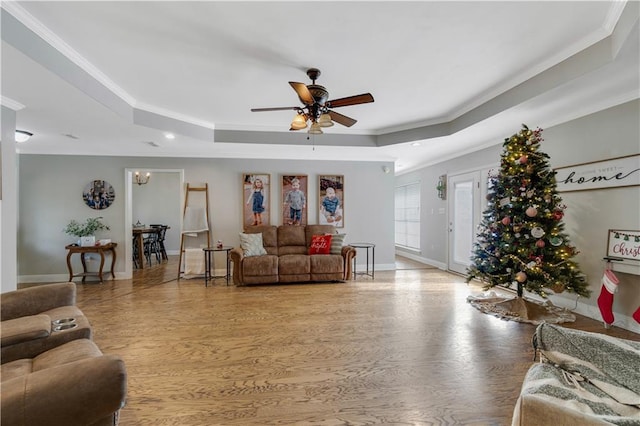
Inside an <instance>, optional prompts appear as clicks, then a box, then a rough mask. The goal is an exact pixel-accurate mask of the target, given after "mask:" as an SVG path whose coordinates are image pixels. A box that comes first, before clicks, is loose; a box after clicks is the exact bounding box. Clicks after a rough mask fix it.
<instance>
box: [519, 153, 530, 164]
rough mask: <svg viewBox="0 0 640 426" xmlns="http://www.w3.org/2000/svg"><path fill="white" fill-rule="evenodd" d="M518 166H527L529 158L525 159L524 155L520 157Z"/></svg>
mask: <svg viewBox="0 0 640 426" xmlns="http://www.w3.org/2000/svg"><path fill="white" fill-rule="evenodd" d="M519 161H520V164H527V161H529V157H527V156H526V155H523V156H522V157H520V160H519Z"/></svg>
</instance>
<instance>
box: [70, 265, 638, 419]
mask: <svg viewBox="0 0 640 426" xmlns="http://www.w3.org/2000/svg"><path fill="white" fill-rule="evenodd" d="M423 266H424V265H423ZM402 267H403V269H401V270H397V271H376V275H375V280H371V279H370V278H360V277H359V278H358V280H357V281H349V282H346V283H335V284H333V283H331V284H304V285H291V284H289V285H275V286H255V287H234V286H233V285H230V286H226V285H225V284H224V280H217V281H216V282H215V283H214V285H213V286H209V287H207V288H205V286H204V281H203V280H201V279H197V280H180V281H176V280H174V279H175V276H176V273H177V266H176V260H175V259H174V258H173V257H172V259H171V260H170V263H169V265H168V266H154V267H152V268H150V269H145V270H143V271H139V272H136V276H135V277H134V279H133V280H119V281H106V282H105V283H104V284H84V285H82V284H79V285H78V305H79V306H80V308H81V309H82V310H83V311H84V312H85V314H86V315H87V316H88V317H89V319H90V321H91V323H92V325H93V327H94V339H95V341H96V343H97V344H98V346H99V347H100V348H101V349H102V351H103V352H105V353H110V354H118V355H120V356H121V357H122V358H123V359H124V360H125V362H126V366H127V371H128V398H127V405H126V406H125V407H124V408H123V409H122V411H121V417H120V421H121V424H122V425H286V424H300V425H304V424H314V425H364V424H386V425H428V424H473V425H507V424H510V419H511V414H512V410H513V406H514V403H515V401H516V398H517V395H518V392H519V390H520V385H521V383H522V379H523V377H524V374H525V372H526V371H527V369H528V368H529V366H530V365H531V364H532V358H533V350H532V348H531V336H532V333H533V331H534V328H535V327H534V326H533V325H529V324H522V323H516V322H508V321H503V320H500V319H497V318H494V317H492V316H489V315H485V314H482V313H480V312H479V311H477V310H476V309H474V308H473V307H472V306H470V305H469V304H468V303H467V302H466V300H465V299H466V297H467V295H469V294H470V291H471V290H479V289H478V288H473V287H469V286H468V285H467V284H465V283H464V279H463V278H462V277H459V276H456V275H452V274H449V273H446V272H443V271H441V270H438V269H433V268H423V267H420V266H419V264H418V265H416V264H413V265H407V264H406V263H403V266H402ZM569 326H570V327H576V328H581V329H585V330H590V331H598V332H605V333H607V334H611V335H616V336H620V337H626V338H631V339H633V340H640V336H639V335H637V334H634V333H631V332H627V331H625V330H621V329H618V328H612V329H610V330H606V331H605V330H604V329H603V327H602V326H601V324H600V323H599V322H597V321H593V320H590V319H587V318H584V317H579V318H578V321H576V322H575V323H573V324H570V325H569Z"/></svg>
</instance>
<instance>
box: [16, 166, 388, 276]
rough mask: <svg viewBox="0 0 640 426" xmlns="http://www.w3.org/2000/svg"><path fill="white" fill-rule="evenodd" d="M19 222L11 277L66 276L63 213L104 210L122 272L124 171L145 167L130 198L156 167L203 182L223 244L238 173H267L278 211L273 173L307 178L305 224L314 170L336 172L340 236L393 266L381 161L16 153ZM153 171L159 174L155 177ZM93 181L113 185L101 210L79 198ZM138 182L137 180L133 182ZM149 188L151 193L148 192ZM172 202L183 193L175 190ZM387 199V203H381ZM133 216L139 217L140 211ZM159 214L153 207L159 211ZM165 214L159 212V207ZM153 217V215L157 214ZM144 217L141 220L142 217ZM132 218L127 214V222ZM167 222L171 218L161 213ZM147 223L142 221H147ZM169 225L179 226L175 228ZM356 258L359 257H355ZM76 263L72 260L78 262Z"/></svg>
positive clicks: (230, 231) (230, 236)
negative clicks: (341, 189) (363, 244)
mask: <svg viewBox="0 0 640 426" xmlns="http://www.w3.org/2000/svg"><path fill="white" fill-rule="evenodd" d="M18 158H19V162H20V164H19V172H20V174H19V191H20V204H19V212H20V218H19V225H18V275H19V279H20V282H29V281H47V280H61V279H67V278H68V276H67V268H66V261H65V258H66V251H65V249H64V246H65V245H66V244H68V243H71V242H73V241H74V240H75V238H73V237H70V236H67V235H66V234H65V233H64V232H63V228H64V227H65V225H66V224H67V223H68V221H69V220H70V219H77V220H84V219H86V218H87V217H91V216H103V217H104V219H105V222H106V223H107V224H109V226H110V227H111V230H110V231H106V232H103V233H101V234H99V235H98V237H102V238H111V239H112V240H113V241H114V242H117V243H118V248H117V254H118V259H117V263H116V275H120V276H122V274H123V273H124V271H125V263H124V262H127V261H128V259H125V256H124V253H125V250H124V243H125V241H126V240H128V239H130V237H129V236H127V235H125V223H124V220H125V200H124V193H125V191H124V185H125V169H133V170H141V171H142V170H147V169H152V173H153V177H152V181H151V182H150V183H149V184H148V185H143V186H141V187H139V188H132V199H137V198H138V196H139V195H140V192H143V191H146V190H151V189H152V188H153V187H151V186H149V185H152V183H155V182H154V179H156V177H157V178H158V179H157V180H162V178H161V177H160V176H159V174H158V173H157V172H156V171H154V170H158V169H171V170H184V181H185V183H187V182H188V183H192V184H199V183H201V182H208V184H209V197H210V222H211V225H212V240H213V241H216V240H218V239H220V240H222V241H224V242H225V244H229V245H237V244H238V232H239V231H240V230H241V228H242V210H241V205H242V204H241V203H242V202H243V200H242V186H241V184H242V174H243V173H270V174H271V179H272V184H271V193H270V197H269V199H270V200H271V202H272V212H279V211H280V204H281V201H282V200H281V196H280V185H279V182H280V176H281V175H283V174H306V175H308V177H309V188H308V198H309V205H308V208H309V213H308V215H309V216H308V220H309V223H317V220H318V212H317V209H318V201H317V197H318V192H317V185H318V183H317V182H318V175H319V174H340V175H344V180H345V187H346V190H345V198H346V202H345V206H346V207H345V228H343V229H342V231H344V232H346V233H347V242H349V241H351V242H356V241H367V242H373V243H375V244H376V245H377V247H376V267H377V268H379V269H393V268H394V266H395V262H394V256H395V251H394V245H393V238H394V236H393V234H394V230H393V214H394V209H393V202H392V200H393V192H394V187H395V185H394V175H393V173H388V174H385V173H384V172H383V167H384V166H386V167H389V168H390V169H391V170H393V164H392V163H390V162H344V161H290V160H260V159H256V160H240V159H195V158H142V157H87V156H51V155H20V156H19V157H18ZM156 175H158V176H156ZM92 179H103V180H106V181H108V182H109V183H110V184H111V185H112V186H113V187H114V189H115V192H116V199H115V202H114V203H113V205H112V206H111V207H109V208H108V209H105V210H92V209H90V208H89V207H87V206H86V205H85V204H84V202H83V200H82V197H81V194H82V189H83V187H84V186H85V185H86V184H87V183H88V182H89V181H90V180H92ZM134 186H136V187H137V185H134ZM149 192H150V191H149ZM179 197H180V201H179V203H182V201H183V196H182V195H180V196H179ZM158 198H161V199H162V200H163V203H164V204H162V205H161V206H160V207H159V208H158V209H166V210H167V211H168V210H175V209H176V207H178V208H179V209H180V215H181V212H182V210H181V206H180V205H179V203H177V202H176V201H173V200H175V197H172V198H170V199H169V198H167V199H165V196H163V195H161V196H159V197H158ZM381 200H383V201H384V200H388V202H381ZM137 211H138V212H140V213H139V214H140V215H142V212H141V211H140V210H137ZM144 214H145V215H147V214H149V216H145V217H144V218H141V222H142V221H145V222H151V221H152V220H153V221H154V223H155V219H153V217H152V216H151V213H149V212H145V213H144ZM158 214H160V212H158ZM162 214H164V212H163V213H162ZM157 217H160V216H157ZM279 217H280V216H279V214H277V215H272V219H271V221H272V224H274V225H278V224H279V223H278V220H279ZM143 219H144V220H143ZM137 220H138V219H137V218H136V216H135V213H134V216H133V217H132V222H134V223H135V222H136V221H137ZM164 220H165V219H164V216H163V218H162V221H164ZM166 220H167V221H168V220H170V219H166ZM147 224H148V223H147ZM176 229H179V227H177V228H176ZM361 262H363V260H362V259H358V263H361ZM78 265H79V264H78Z"/></svg>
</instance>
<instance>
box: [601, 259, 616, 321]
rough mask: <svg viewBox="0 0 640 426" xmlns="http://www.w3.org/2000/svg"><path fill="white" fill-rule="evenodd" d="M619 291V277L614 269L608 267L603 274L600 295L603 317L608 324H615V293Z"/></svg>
mask: <svg viewBox="0 0 640 426" xmlns="http://www.w3.org/2000/svg"><path fill="white" fill-rule="evenodd" d="M617 291H618V277H616V276H615V274H614V273H613V271H611V270H610V269H606V270H605V271H604V275H603V276H602V289H601V290H600V296H598V307H599V308H600V313H601V314H602V319H603V320H604V322H605V323H607V324H613V310H612V307H613V294H614V293H616V292H617Z"/></svg>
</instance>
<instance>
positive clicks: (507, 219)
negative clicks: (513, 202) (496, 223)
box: [502, 216, 511, 226]
mask: <svg viewBox="0 0 640 426" xmlns="http://www.w3.org/2000/svg"><path fill="white" fill-rule="evenodd" d="M510 223H511V218H510V217H509V216H505V217H503V218H502V224H503V225H504V226H508V225H509V224H510Z"/></svg>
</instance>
